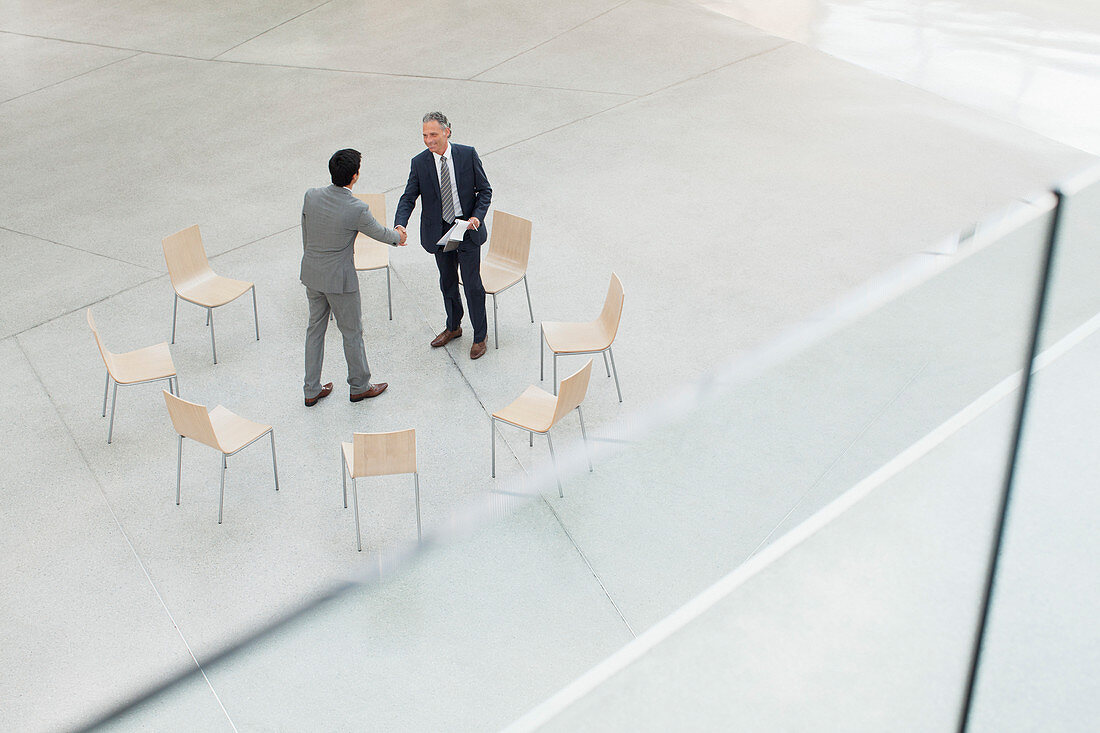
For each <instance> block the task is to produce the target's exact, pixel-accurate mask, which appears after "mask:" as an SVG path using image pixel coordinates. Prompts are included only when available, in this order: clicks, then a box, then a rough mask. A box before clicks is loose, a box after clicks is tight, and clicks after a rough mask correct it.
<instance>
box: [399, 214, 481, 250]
mask: <svg viewBox="0 0 1100 733" xmlns="http://www.w3.org/2000/svg"><path fill="white" fill-rule="evenodd" d="M480 226H481V220H480V219H478V218H477V217H476V216H471V217H470V223H469V224H467V225H466V228H467V229H473V230H475V231H476V230H477V228H478V227H480ZM394 229H395V230H396V231H397V233H398V234H400V235H401V241H400V242H398V243H397V246H398V247H404V246H405V245H406V244H408V239H409V233H408V232H407V231H405V227H403V226H401V225H400V224H398V225H397V226H395V227H394Z"/></svg>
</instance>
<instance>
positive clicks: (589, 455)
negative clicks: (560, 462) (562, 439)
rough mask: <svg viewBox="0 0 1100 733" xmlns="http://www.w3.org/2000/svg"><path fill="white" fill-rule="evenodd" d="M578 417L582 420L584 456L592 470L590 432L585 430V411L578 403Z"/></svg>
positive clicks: (589, 468) (589, 469) (590, 470)
mask: <svg viewBox="0 0 1100 733" xmlns="http://www.w3.org/2000/svg"><path fill="white" fill-rule="evenodd" d="M577 417H579V418H580V420H581V440H582V441H583V442H584V457H585V458H587V459H588V471H589V473H591V472H592V454H591V453H589V452H588V433H586V432H585V430H584V413H583V412H581V406H580V405H577Z"/></svg>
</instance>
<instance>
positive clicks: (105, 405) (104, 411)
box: [103, 372, 111, 417]
mask: <svg viewBox="0 0 1100 733" xmlns="http://www.w3.org/2000/svg"><path fill="white" fill-rule="evenodd" d="M110 387H111V373H110V372H107V381H105V382H104V383H103V417H107V390H108V389H110Z"/></svg>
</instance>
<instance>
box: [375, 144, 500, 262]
mask: <svg viewBox="0 0 1100 733" xmlns="http://www.w3.org/2000/svg"><path fill="white" fill-rule="evenodd" d="M447 158H448V160H447V162H448V163H449V164H450V167H451V170H452V171H454V172H455V174H456V178H457V180H458V200H459V202H460V203H461V204H462V214H463V215H464V216H465V217H471V216H476V217H477V218H478V219H479V220H480V221H481V226H480V227H478V228H477V231H467V232H466V236H465V238H463V240H462V244H460V245H459V248H464V247H477V246H480V245H482V244H485V240H486V239H488V237H489V227H488V226H486V224H485V215H486V214H487V213H488V212H489V202H490V201H492V198H493V189H492V188H490V187H489V179H488V178H486V177H485V169H484V168H482V167H481V158H479V157H477V151H476V150H474V149H473V148H472V147H470V146H469V145H456V144H455V143H451V146H450V151H449V155H448V156H447ZM417 197H420V202H421V209H420V246H422V247H423V248H424V249H426V250H427V251H428V252H431V253H433V254H434V253H435V252H436V251H438V247H436V246H435V243H436V242H438V241H439V238H440V237H442V236H443V202H442V201H441V199H440V198H439V175H438V174H437V173H436V170H435V159H434V158H433V157H432V152H431V151H430V150H427V149H425V150H424V151H423V152H422V153H420V155H417V156H416V157H414V158H413V159H412V166H411V169H410V170H409V182H408V183H407V184H405V193H403V194H401V200H400V201H398V203H397V214H396V215H395V216H394V217H393V225H394V226H406V225H408V223H409V216H411V215H412V212H413V209H414V208H415V207H416V199H417ZM456 213H457V212H456Z"/></svg>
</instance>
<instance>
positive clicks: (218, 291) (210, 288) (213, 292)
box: [176, 272, 252, 308]
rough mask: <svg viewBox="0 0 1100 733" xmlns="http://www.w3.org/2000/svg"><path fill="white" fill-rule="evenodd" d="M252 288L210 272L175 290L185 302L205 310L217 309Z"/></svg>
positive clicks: (247, 284) (243, 282)
mask: <svg viewBox="0 0 1100 733" xmlns="http://www.w3.org/2000/svg"><path fill="white" fill-rule="evenodd" d="M251 287H252V283H250V282H247V281H245V280H234V279H233V278H231V277H222V276H221V275H215V274H214V273H213V272H211V273H210V274H209V275H208V276H206V277H204V278H201V279H200V278H196V279H194V280H191V281H190V282H188V283H186V284H184V285H181V286H180V287H179V288H177V289H176V292H177V293H179V296H180V297H181V298H183V299H184V300H186V301H189V302H191V303H195V304H196V305H201V306H203V307H205V308H217V307H218V306H221V305H225V304H226V303H230V302H232V301H234V300H236V299H237V298H239V297H241V296H242V295H244V294H245V293H246V292H248V290H249V289H250V288H251Z"/></svg>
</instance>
